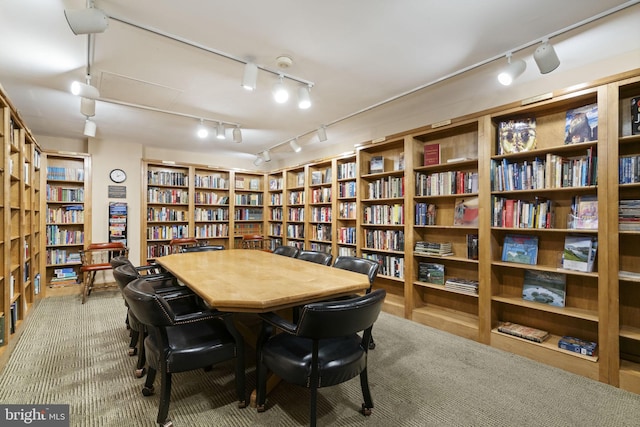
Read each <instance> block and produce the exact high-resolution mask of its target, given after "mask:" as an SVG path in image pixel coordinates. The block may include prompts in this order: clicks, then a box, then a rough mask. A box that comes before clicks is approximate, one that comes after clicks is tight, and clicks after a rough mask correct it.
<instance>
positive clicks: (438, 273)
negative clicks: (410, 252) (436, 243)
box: [418, 262, 444, 285]
mask: <svg viewBox="0 0 640 427" xmlns="http://www.w3.org/2000/svg"><path fill="white" fill-rule="evenodd" d="M418 280H420V281H421V282H428V283H433V284H434V285H444V265H443V264H437V263H433V262H421V263H420V264H419V266H418Z"/></svg>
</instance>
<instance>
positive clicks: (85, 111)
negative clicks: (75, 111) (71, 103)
mask: <svg viewBox="0 0 640 427" xmlns="http://www.w3.org/2000/svg"><path fill="white" fill-rule="evenodd" d="M80 113H81V114H82V115H83V116H87V117H93V116H95V115H96V100H95V99H89V98H80Z"/></svg>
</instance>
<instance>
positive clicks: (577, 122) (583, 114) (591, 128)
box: [564, 104, 598, 144]
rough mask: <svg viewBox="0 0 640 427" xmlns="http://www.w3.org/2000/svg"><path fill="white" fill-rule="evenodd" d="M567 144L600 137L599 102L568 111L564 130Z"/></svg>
mask: <svg viewBox="0 0 640 427" xmlns="http://www.w3.org/2000/svg"><path fill="white" fill-rule="evenodd" d="M564 134H565V138H564V143H565V144H575V143H577V142H587V141H595V140H597V139H598V104H590V105H585V106H584V107H580V108H574V109H572V110H569V111H567V118H566V123H565V130H564Z"/></svg>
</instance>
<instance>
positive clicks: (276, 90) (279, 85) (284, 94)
mask: <svg viewBox="0 0 640 427" xmlns="http://www.w3.org/2000/svg"><path fill="white" fill-rule="evenodd" d="M273 98H274V99H275V100H276V102H277V103H278V104H284V103H285V102H287V100H288V99H289V91H287V88H286V87H285V85H284V81H283V76H282V75H280V76H278V81H277V82H276V84H275V85H274V86H273Z"/></svg>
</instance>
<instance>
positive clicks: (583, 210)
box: [571, 195, 598, 230]
mask: <svg viewBox="0 0 640 427" xmlns="http://www.w3.org/2000/svg"><path fill="white" fill-rule="evenodd" d="M572 211H573V218H571V228H574V229H586V230H595V229H597V228H598V198H597V196H592V195H585V196H576V197H575V198H574V202H573V206H572Z"/></svg>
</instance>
